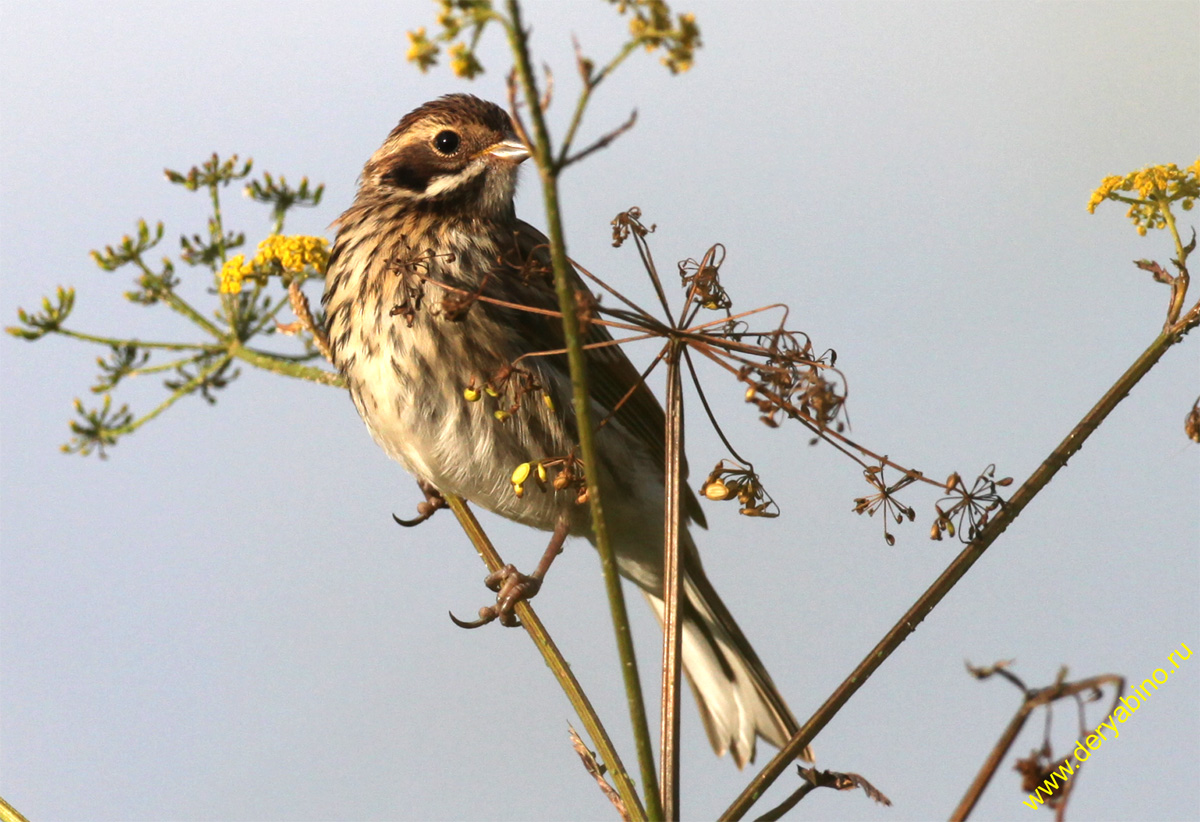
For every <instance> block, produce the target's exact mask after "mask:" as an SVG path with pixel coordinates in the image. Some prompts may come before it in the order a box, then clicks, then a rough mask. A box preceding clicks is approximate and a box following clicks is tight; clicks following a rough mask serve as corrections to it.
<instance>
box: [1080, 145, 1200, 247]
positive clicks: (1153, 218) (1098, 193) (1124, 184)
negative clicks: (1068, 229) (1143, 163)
mask: <svg viewBox="0 0 1200 822" xmlns="http://www.w3.org/2000/svg"><path fill="white" fill-rule="evenodd" d="M1122 192H1131V193H1130V194H1123V193H1122ZM1132 192H1136V195H1135V194H1133V193H1132ZM1197 197H1200V159H1197V160H1196V162H1194V163H1192V164H1191V165H1190V166H1188V167H1187V168H1183V169H1181V168H1179V167H1178V166H1177V165H1175V164H1174V163H1168V164H1167V165H1161V166H1147V167H1146V168H1143V169H1139V170H1138V171H1133V172H1130V173H1129V174H1126V175H1125V176H1123V177H1121V176H1113V177H1105V178H1104V180H1102V181H1101V183H1100V187H1099V188H1097V189H1096V190H1095V191H1093V192H1092V198H1091V199H1090V200H1089V201H1088V213H1094V212H1095V211H1096V206H1098V205H1100V203H1102V202H1104V201H1105V200H1116V201H1118V202H1122V203H1128V204H1129V211H1128V213H1127V214H1126V216H1128V217H1129V219H1131V220H1133V224H1134V225H1135V226H1137V231H1138V234H1145V233H1146V231H1147V230H1148V229H1151V228H1165V227H1166V225H1167V220H1166V215H1165V213H1164V209H1165V208H1167V207H1168V205H1169V204H1170V203H1173V202H1175V201H1182V202H1181V203H1180V205H1181V207H1182V208H1183V210H1184V211H1190V210H1191V208H1192V206H1193V205H1194V204H1195V202H1196V198H1197Z"/></svg>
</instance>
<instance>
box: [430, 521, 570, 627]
mask: <svg viewBox="0 0 1200 822" xmlns="http://www.w3.org/2000/svg"><path fill="white" fill-rule="evenodd" d="M570 529H571V523H570V521H569V520H568V519H567V518H566V517H563V518H561V519H560V520H559V521H558V524H556V525H555V526H554V533H552V534H551V535H550V544H549V545H547V546H546V551H545V553H543V554H542V560H541V562H539V563H538V566H537V569H536V570H534V572H533V573H532V574H530V575H525V574H522V573H521V572H520V571H518V570H517V568H516V566H514V565H511V564H510V565H505V566H504V567H503V568H501V569H500V570H499V571H494V572H492V573H490V574H488V575H487V577H486V578H485V579H484V581H483V582H484V584H485V585H487V587H489V588H491V589H492V590H493V591H495V592H496V604H495V605H486V606H484V607H483V608H480V609H479V619H476V620H473V621H471V622H464V621H463V620H461V619H458V618H457V617H455V616H454V614H451V615H450V619H451V620H453V621H454V624H455V625H457V626H458V627H460V628H478V627H480V626H482V625H487V624H488V623H489V622H492V621H493V620H496V619H499V620H500V624H501V625H504V626H506V627H509V628H515V627H517V626H519V625H520V624H521V621H520V620H519V619H517V616H516V614H515V613H514V612H513V609H514V608H516V607H517V603H518V602H521V601H522V600H526V599H532V598H533V597H534V596H536V595H537V592H538V591H539V590H541V587H542V580H544V579H545V578H546V572H547V571H549V570H550V566H551V565H553V564H554V558H555V557H557V556H558V555H559V554H561V553H562V550H563V543H564V542H565V541H566V539H567V532H568V531H570Z"/></svg>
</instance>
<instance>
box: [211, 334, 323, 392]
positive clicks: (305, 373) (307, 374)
mask: <svg viewBox="0 0 1200 822" xmlns="http://www.w3.org/2000/svg"><path fill="white" fill-rule="evenodd" d="M229 352H230V354H231V355H232V356H234V357H237V358H238V359H239V360H242V361H244V362H248V363H250V364H251V365H253V366H255V367H256V368H262V369H263V370H265V371H273V372H274V373H276V374H282V375H283V376H285V377H295V378H296V379H300V380H308V381H309V382H315V383H320V384H321V385H332V386H334V387H335V388H344V387H345V385H346V381H345V379H344V378H343V377H342V375H341V374H338V373H337V372H336V371H326V370H325V369H323V368H314V367H313V366H311V365H303V364H301V363H298V362H295V361H290V360H286V359H282V358H280V357H276V356H275V355H273V354H267V353H264V352H262V351H256V350H254V349H253V348H246V347H245V346H244V345H240V344H235V345H233V346H231V347H230V349H229Z"/></svg>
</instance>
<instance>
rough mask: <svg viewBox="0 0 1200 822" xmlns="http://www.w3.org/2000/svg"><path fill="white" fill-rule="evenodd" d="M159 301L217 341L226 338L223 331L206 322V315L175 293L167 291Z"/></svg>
mask: <svg viewBox="0 0 1200 822" xmlns="http://www.w3.org/2000/svg"><path fill="white" fill-rule="evenodd" d="M159 299H160V300H162V301H163V302H164V303H166V304H167V305H168V306H170V307H171V309H172V310H174V311H176V312H178V313H180V314H182V315H183V316H185V317H187V318H188V319H189V320H191V321H192V322H194V323H195V324H196V325H198V326H200V327H201V328H203V329H204V330H205V331H207V332H208V333H209V334H212V335H213V336H214V337H216V338H217V339H221V338H222V337H223V336H224V334H222V333H221V329H219V328H217V327H216V326H215V325H213V324H212V323H211V322H209V321H208V320H206V319H205V318H204V315H202V314H201V313H200V312H199V311H197V310H196V309H194V308H192V306H191V305H190V304H189V303H188V302H187V301H186V300H184V299H183V298H182V297H180V296H179V295H178V294H176V293H175V292H174V291H167V292H165V293H163V294H162V295H161V296H159Z"/></svg>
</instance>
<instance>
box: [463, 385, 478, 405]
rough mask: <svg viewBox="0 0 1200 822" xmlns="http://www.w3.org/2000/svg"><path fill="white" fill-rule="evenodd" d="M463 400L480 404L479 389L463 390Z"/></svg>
mask: <svg viewBox="0 0 1200 822" xmlns="http://www.w3.org/2000/svg"><path fill="white" fill-rule="evenodd" d="M463 398H464V399H465V400H466V401H467V402H478V401H479V389H477V388H464V389H463Z"/></svg>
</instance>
